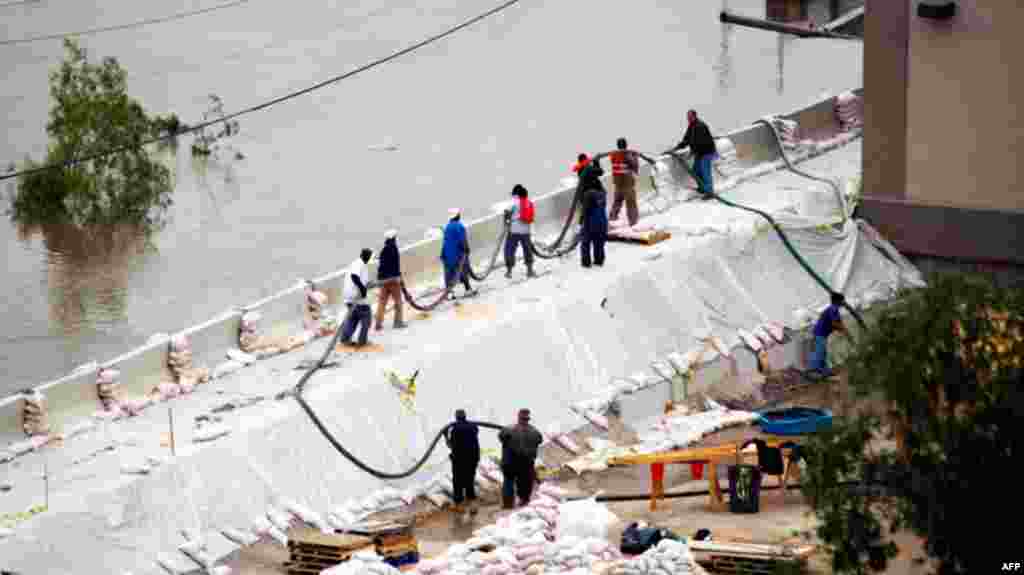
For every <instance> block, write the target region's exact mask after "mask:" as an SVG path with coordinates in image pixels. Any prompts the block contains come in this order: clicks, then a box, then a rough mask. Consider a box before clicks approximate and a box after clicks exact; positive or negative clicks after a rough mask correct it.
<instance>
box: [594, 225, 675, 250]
mask: <svg viewBox="0 0 1024 575" xmlns="http://www.w3.org/2000/svg"><path fill="white" fill-rule="evenodd" d="M671 238H672V234H670V233H669V232H666V231H664V230H650V231H643V232H638V231H630V230H629V229H628V228H624V229H612V230H609V231H608V241H610V242H629V243H635V244H643V245H645V246H653V245H654V244H657V243H661V242H663V241H665V240H668V239H671Z"/></svg>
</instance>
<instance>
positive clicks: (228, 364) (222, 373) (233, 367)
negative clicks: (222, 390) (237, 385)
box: [210, 358, 255, 379]
mask: <svg viewBox="0 0 1024 575" xmlns="http://www.w3.org/2000/svg"><path fill="white" fill-rule="evenodd" d="M253 361H255V358H253ZM243 367H245V364H244V363H242V362H239V361H235V360H229V361H225V362H224V363H221V364H220V365H218V366H217V367H215V368H213V373H212V374H211V375H210V377H212V378H213V379H220V378H222V377H226V376H228V375H230V374H232V373H234V372H236V371H238V370H240V369H242V368H243Z"/></svg>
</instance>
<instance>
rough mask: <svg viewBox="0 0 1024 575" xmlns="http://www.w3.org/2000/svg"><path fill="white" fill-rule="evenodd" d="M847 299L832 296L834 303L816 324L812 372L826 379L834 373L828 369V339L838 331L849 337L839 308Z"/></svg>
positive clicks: (834, 294) (822, 313) (841, 295)
mask: <svg viewBox="0 0 1024 575" xmlns="http://www.w3.org/2000/svg"><path fill="white" fill-rule="evenodd" d="M845 301H846V298H844V297H843V294H841V293H833V294H832V303H831V305H829V306H828V307H826V308H825V310H824V311H822V312H821V315H820V316H818V322H817V323H815V324H814V352H813V353H812V354H811V370H813V371H816V372H818V373H819V374H821V375H822V376H824V377H830V376H832V375H833V374H834V373H833V371H832V370H831V369H829V367H828V338H829V336H830V335H832V332H833V331H838V332H839V333H842V334H843V335H845V336H847V337H849V335H850V332H849V331H847V329H846V325H845V324H844V323H843V318H842V316H841V315H839V307H840V306H842V305H843V302H845Z"/></svg>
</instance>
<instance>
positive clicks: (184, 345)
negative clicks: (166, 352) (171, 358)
mask: <svg viewBox="0 0 1024 575" xmlns="http://www.w3.org/2000/svg"><path fill="white" fill-rule="evenodd" d="M171 349H172V350H174V351H178V352H181V351H190V350H191V349H192V344H191V342H189V340H188V336H187V335H185V334H183V333H179V334H177V335H175V336H174V337H172V338H171Z"/></svg>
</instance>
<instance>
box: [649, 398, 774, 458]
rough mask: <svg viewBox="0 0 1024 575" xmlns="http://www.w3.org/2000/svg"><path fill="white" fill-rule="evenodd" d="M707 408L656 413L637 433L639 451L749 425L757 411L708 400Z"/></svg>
mask: <svg viewBox="0 0 1024 575" xmlns="http://www.w3.org/2000/svg"><path fill="white" fill-rule="evenodd" d="M707 407H708V409H707V410H706V411H701V412H697V413H690V412H688V410H686V409H679V410H677V411H673V412H670V413H668V414H665V415H662V416H660V417H658V419H657V420H656V421H655V422H654V423H653V424H652V425H651V427H650V428H649V429H648V430H647V431H646V432H644V433H641V434H640V437H639V439H640V447H638V448H637V451H638V452H640V453H658V452H662V451H671V450H673V449H682V448H685V447H688V446H690V445H692V444H694V443H696V442H697V441H699V440H700V439H702V438H703V437H704V436H706V435H709V434H711V433H714V432H716V431H719V430H722V429H725V428H727V427H734V426H738V425H749V424H751V423H753V422H755V421H757V419H758V415H757V414H756V413H752V412H749V411H733V410H730V409H727V408H725V407H724V406H722V405H720V404H718V403H717V402H714V401H712V400H710V399H709V400H707Z"/></svg>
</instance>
